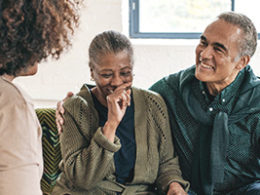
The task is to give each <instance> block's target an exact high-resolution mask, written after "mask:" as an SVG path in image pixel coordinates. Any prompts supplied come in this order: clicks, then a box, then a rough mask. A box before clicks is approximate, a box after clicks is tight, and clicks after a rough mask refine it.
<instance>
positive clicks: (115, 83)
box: [111, 74, 123, 86]
mask: <svg viewBox="0 0 260 195" xmlns="http://www.w3.org/2000/svg"><path fill="white" fill-rule="evenodd" d="M122 84H123V80H122V78H121V77H120V76H119V75H117V74H114V75H113V78H112V80H111V85H112V86H120V85H122Z"/></svg>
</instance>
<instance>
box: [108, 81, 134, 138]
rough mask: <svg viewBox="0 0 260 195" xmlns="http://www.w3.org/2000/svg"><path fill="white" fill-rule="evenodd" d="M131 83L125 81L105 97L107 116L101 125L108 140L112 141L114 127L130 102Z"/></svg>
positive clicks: (114, 131) (115, 127)
mask: <svg viewBox="0 0 260 195" xmlns="http://www.w3.org/2000/svg"><path fill="white" fill-rule="evenodd" d="M131 84H132V83H125V84H123V85H121V86H119V87H117V88H116V89H115V90H114V91H113V92H112V93H111V94H109V95H108V96H107V97H106V99H107V109H108V116H107V121H106V123H105V125H104V127H103V134H104V135H105V136H106V137H107V139H108V140H109V141H111V142H112V143H113V142H114V138H115V133H116V129H117V127H118V125H119V123H120V122H121V120H122V118H123V117H124V115H125V111H126V109H127V106H129V105H130V102H131V96H130V94H131V89H130V86H131Z"/></svg>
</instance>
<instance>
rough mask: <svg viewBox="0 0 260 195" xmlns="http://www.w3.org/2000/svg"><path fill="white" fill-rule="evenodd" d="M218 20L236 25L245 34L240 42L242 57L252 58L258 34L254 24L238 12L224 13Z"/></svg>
mask: <svg viewBox="0 0 260 195" xmlns="http://www.w3.org/2000/svg"><path fill="white" fill-rule="evenodd" d="M218 19H221V20H224V21H225V22H227V23H230V24H233V25H236V26H238V27H239V28H240V29H241V30H242V31H243V32H244V35H243V37H241V39H240V40H239V45H240V56H245V55H248V56H250V57H252V56H253V55H254V53H255V50H256V46H257V32H256V28H255V25H254V24H253V22H252V21H251V20H250V19H249V18H248V17H247V16H245V15H243V14H240V13H236V12H224V13H222V14H220V15H219V16H218Z"/></svg>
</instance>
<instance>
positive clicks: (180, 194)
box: [167, 182, 187, 195]
mask: <svg viewBox="0 0 260 195" xmlns="http://www.w3.org/2000/svg"><path fill="white" fill-rule="evenodd" d="M167 195H187V193H186V192H185V191H184V189H183V188H182V186H181V185H180V184H179V183H177V182H172V183H171V184H170V185H169V189H168V192H167Z"/></svg>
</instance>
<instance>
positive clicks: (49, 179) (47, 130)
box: [36, 108, 62, 195]
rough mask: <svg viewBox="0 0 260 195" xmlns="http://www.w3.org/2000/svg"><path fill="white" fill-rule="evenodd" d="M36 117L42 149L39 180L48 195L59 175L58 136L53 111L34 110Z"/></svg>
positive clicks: (49, 109) (47, 109)
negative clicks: (40, 176) (41, 173)
mask: <svg viewBox="0 0 260 195" xmlns="http://www.w3.org/2000/svg"><path fill="white" fill-rule="evenodd" d="M36 114H37V117H38V119H39V121H40V124H41V127H42V149H43V161H44V170H43V176H42V179H41V188H42V191H43V194H44V195H47V194H50V193H51V191H52V189H53V187H54V185H55V183H56V179H57V177H58V176H59V174H60V169H59V163H60V161H61V158H62V157H61V151H60V143H59V135H58V131H57V127H56V123H55V109H53V108H39V109H36Z"/></svg>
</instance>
